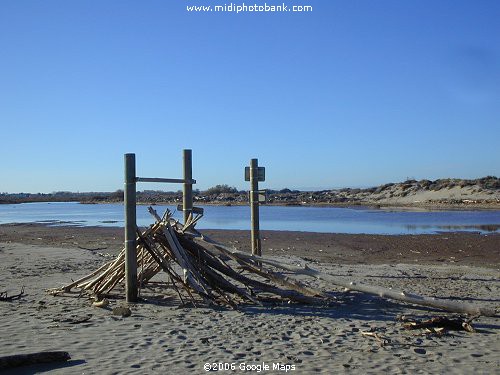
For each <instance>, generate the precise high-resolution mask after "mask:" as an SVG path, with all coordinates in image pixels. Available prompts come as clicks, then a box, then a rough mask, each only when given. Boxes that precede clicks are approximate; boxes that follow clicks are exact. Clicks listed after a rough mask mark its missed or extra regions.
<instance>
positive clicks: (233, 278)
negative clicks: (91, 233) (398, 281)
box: [49, 207, 495, 316]
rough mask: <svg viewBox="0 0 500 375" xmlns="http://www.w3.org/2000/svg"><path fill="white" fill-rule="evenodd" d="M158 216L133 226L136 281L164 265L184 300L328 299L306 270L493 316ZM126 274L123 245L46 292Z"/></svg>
mask: <svg viewBox="0 0 500 375" xmlns="http://www.w3.org/2000/svg"><path fill="white" fill-rule="evenodd" d="M149 211H150V213H151V214H152V215H153V216H154V217H155V219H156V222H155V223H154V224H153V225H151V226H150V227H149V228H148V229H146V230H145V231H143V232H139V231H138V232H137V247H136V254H137V264H138V267H137V269H138V275H137V281H138V284H139V285H140V286H144V285H146V284H147V283H148V282H149V281H150V280H151V279H152V278H153V276H155V275H156V274H158V273H159V272H161V271H164V272H165V273H166V274H167V275H168V278H169V280H170V283H169V284H170V285H171V287H172V288H173V289H174V290H175V291H176V292H177V294H178V296H179V298H180V299H181V301H182V302H183V303H186V302H187V301H190V302H192V303H193V304H194V305H197V304H200V303H201V304H208V305H212V304H217V305H226V306H230V307H236V306H237V305H238V304H240V303H253V304H263V303H267V302H281V303H282V302H289V303H304V304H324V305H327V304H330V303H332V302H335V300H336V298H335V295H334V294H333V293H329V292H325V291H321V290H317V289H315V288H312V287H310V286H307V285H305V284H304V283H302V282H300V281H298V280H297V279H295V278H294V277H293V276H296V275H305V276H309V277H313V278H317V279H320V280H323V281H324V282H326V283H331V284H334V285H337V286H341V287H343V288H345V289H347V290H355V291H360V292H363V293H369V294H374V295H377V296H380V297H383V298H388V299H392V300H398V301H403V302H406V303H411V304H416V305H423V306H430V307H434V308H438V309H443V310H447V311H451V312H458V313H466V314H471V315H484V316H494V315H495V311H494V310H493V309H489V308H484V307H481V306H479V305H475V304H470V303H465V302H459V301H449V300H441V299H436V298H431V297H423V296H418V295H414V294H411V293H408V292H405V291H397V290H393V289H387V288H382V287H377V286H371V285H365V284H361V283H355V282H346V281H345V280H342V279H339V278H336V277H334V276H332V275H329V274H326V273H323V272H320V271H317V270H314V269H312V268H309V267H308V266H307V265H306V266H304V267H297V266H293V265H289V264H285V263H282V262H279V261H276V260H273V259H267V258H266V257H262V256H256V255H250V254H247V253H244V252H241V251H238V250H236V249H234V248H229V247H227V246H224V245H222V244H219V243H217V242H215V241H213V240H211V239H210V238H208V237H206V236H204V235H202V234H201V233H200V232H198V231H197V230H195V229H194V226H195V224H196V223H197V221H198V220H199V219H200V218H201V215H198V216H196V217H193V216H190V217H189V218H188V220H187V222H186V224H185V225H182V224H181V223H179V222H178V221H175V220H174V219H173V218H172V217H171V214H170V212H169V211H167V212H166V213H165V214H164V215H163V217H160V216H159V215H158V214H157V213H156V212H155V211H154V210H153V209H152V208H151V207H150V208H149ZM124 278H125V249H124V250H122V251H121V252H120V254H119V255H118V256H117V257H116V259H114V260H112V261H110V262H108V263H106V264H104V265H102V266H101V267H100V268H98V269H97V270H95V271H94V272H93V273H91V274H89V275H87V276H85V277H82V278H81V279H79V280H76V281H74V282H72V283H70V284H68V285H66V286H63V287H62V288H58V289H52V290H50V291H49V292H50V293H51V294H54V295H57V294H61V293H71V292H72V291H73V290H74V289H78V292H79V293H88V294H89V295H91V296H93V297H94V298H96V300H97V301H100V300H101V299H102V298H103V296H105V295H108V294H109V293H110V292H111V291H112V290H113V288H115V287H116V286H117V285H118V284H120V283H122V282H123V280H124Z"/></svg>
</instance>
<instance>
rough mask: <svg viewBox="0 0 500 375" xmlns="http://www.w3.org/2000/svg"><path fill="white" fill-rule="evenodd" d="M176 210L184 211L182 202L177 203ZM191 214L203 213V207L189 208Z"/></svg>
mask: <svg viewBox="0 0 500 375" xmlns="http://www.w3.org/2000/svg"><path fill="white" fill-rule="evenodd" d="M177 210H178V211H184V207H183V205H182V204H179V205H177ZM191 212H192V213H193V214H198V215H203V208H201V207H193V209H192V210H191Z"/></svg>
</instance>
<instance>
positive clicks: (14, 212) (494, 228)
mask: <svg viewBox="0 0 500 375" xmlns="http://www.w3.org/2000/svg"><path fill="white" fill-rule="evenodd" d="M203 208H204V210H205V215H204V217H203V219H202V220H201V221H200V222H199V224H198V228H200V229H243V230H249V228H250V208H249V207H248V206H204V207H203ZM155 209H156V210H157V211H158V213H160V214H161V213H163V212H164V211H165V210H166V209H169V210H171V211H172V212H173V213H174V218H176V219H179V220H181V219H182V215H181V213H180V212H177V211H176V208H175V207H174V206H162V205H157V206H155ZM123 216H124V208H123V205H122V204H94V205H86V204H79V203H24V204H18V205H13V204H7V205H0V224H6V223H15V222H17V223H43V224H47V225H53V226H57V225H75V226H112V227H123V225H124V219H123ZM152 222H153V219H152V217H151V215H150V214H149V213H148V211H147V206H137V223H138V225H139V226H143V227H145V226H148V225H150V224H151V223H152ZM260 227H261V229H262V230H289V231H306V232H325V233H369V234H422V233H436V232H440V231H448V232H449V231H473V232H481V233H498V232H499V231H500V211H394V210H377V209H370V208H365V209H360V208H359V207H356V208H355V209H351V208H344V207H303V206H293V207H289V206H287V207H283V206H262V207H261V209H260Z"/></svg>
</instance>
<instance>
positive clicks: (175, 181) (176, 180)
mask: <svg viewBox="0 0 500 375" xmlns="http://www.w3.org/2000/svg"><path fill="white" fill-rule="evenodd" d="M136 181H137V182H161V183H168V184H196V180H193V179H191V180H184V179H182V178H156V177H152V178H149V177H137V178H136Z"/></svg>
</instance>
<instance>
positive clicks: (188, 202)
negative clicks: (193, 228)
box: [182, 150, 193, 224]
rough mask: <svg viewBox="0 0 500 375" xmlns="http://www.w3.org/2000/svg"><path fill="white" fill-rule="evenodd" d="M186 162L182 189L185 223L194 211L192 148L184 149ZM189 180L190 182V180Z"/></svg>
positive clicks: (184, 160)
mask: <svg viewBox="0 0 500 375" xmlns="http://www.w3.org/2000/svg"><path fill="white" fill-rule="evenodd" d="M183 162H184V168H183V169H184V185H183V190H182V209H183V212H184V224H185V223H186V222H187V220H188V218H189V215H190V214H191V212H192V211H193V184H192V179H193V161H192V152H191V150H184V151H183ZM188 181H189V182H188Z"/></svg>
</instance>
